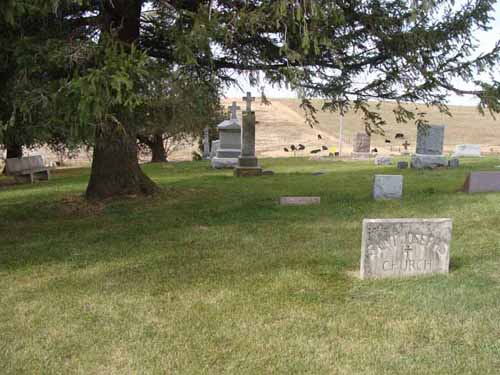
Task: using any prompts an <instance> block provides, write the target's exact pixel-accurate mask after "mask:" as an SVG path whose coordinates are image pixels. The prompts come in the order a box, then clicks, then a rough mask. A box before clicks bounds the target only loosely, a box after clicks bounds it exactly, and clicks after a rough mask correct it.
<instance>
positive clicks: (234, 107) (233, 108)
mask: <svg viewBox="0 0 500 375" xmlns="http://www.w3.org/2000/svg"><path fill="white" fill-rule="evenodd" d="M227 108H229V110H230V111H231V118H230V119H231V120H236V119H238V115H237V113H238V110H240V109H241V107H239V106H238V105H236V102H233V104H231V105H230V106H229V107H227Z"/></svg>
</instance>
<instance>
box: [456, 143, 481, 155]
mask: <svg viewBox="0 0 500 375" xmlns="http://www.w3.org/2000/svg"><path fill="white" fill-rule="evenodd" d="M480 156H481V146H480V145H470V144H466V145H456V146H455V152H454V153H453V155H452V157H454V158H460V157H480Z"/></svg>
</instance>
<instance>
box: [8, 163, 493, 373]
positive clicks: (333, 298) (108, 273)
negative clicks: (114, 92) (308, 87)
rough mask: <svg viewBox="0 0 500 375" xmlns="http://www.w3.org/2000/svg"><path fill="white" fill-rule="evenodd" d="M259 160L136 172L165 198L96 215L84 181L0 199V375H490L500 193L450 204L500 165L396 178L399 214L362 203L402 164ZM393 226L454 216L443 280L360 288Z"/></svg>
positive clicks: (79, 177) (76, 173)
mask: <svg viewBox="0 0 500 375" xmlns="http://www.w3.org/2000/svg"><path fill="white" fill-rule="evenodd" d="M262 163H263V165H264V166H265V167H266V168H271V169H273V170H274V171H275V172H276V175H275V176H265V177H261V178H240V179H236V178H233V177H232V174H231V172H229V171H214V170H211V169H209V168H208V163H206V162H198V163H180V164H168V165H150V166H145V170H146V171H147V173H148V174H149V175H150V176H152V178H153V179H154V180H155V181H156V182H157V183H158V184H159V185H161V186H162V188H163V192H162V193H161V194H160V195H158V196H156V197H154V198H149V199H144V198H138V199H132V198H129V199H122V200H115V201H109V202H106V203H103V204H92V205H91V204H87V203H86V202H85V201H84V200H83V199H82V198H81V194H82V193H83V191H84V189H85V186H86V182H87V178H88V174H89V171H88V170H65V171H59V172H56V173H55V175H54V178H53V179H52V180H51V181H50V182H45V183H37V184H35V185H33V186H29V185H24V186H0V241H1V242H0V374H72V373H80V374H206V373H208V374H291V373H295V374H303V373H310V374H499V373H500V193H498V194H495V193H491V194H476V195H466V194H464V193H461V192H457V190H458V189H459V188H460V187H461V185H462V184H463V181H464V179H465V176H466V174H467V172H468V171H470V170H472V169H475V170H494V169H495V168H494V167H495V166H496V165H500V160H498V159H496V160H495V159H481V160H480V161H479V160H476V161H475V160H466V161H464V162H462V166H461V167H460V168H459V169H456V170H439V171H414V170H404V171H402V172H401V173H402V174H404V177H405V184H404V199H403V200H402V201H401V202H400V201H387V202H382V201H377V202H375V201H373V200H372V199H371V181H372V177H373V175H374V174H375V173H387V174H398V173H400V171H397V170H396V168H395V167H375V166H373V165H372V163H369V162H356V163H354V162H331V163H330V162H314V161H309V160H306V159H274V160H263V161H262ZM497 170H499V169H497ZM316 171H324V172H326V174H325V175H322V176H317V177H315V176H312V175H311V173H312V172H316ZM499 171H500V170H499ZM6 182H7V179H6V178H3V177H2V178H0V185H5V184H6ZM280 195H320V196H321V199H322V201H321V205H320V206H311V207H279V206H278V205H277V204H276V201H277V198H278V197H279V196H280ZM386 217H387V218H388V217H392V218H398V217H415V218H419V217H425V218H433V217H436V218H437V217H451V218H453V241H452V247H451V272H450V274H449V275H447V276H443V275H436V276H430V277H421V278H411V279H399V280H375V281H362V280H359V279H358V278H357V277H356V275H357V274H358V273H359V258H360V247H361V222H362V219H363V218H386Z"/></svg>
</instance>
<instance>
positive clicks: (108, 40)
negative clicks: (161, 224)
mask: <svg viewBox="0 0 500 375" xmlns="http://www.w3.org/2000/svg"><path fill="white" fill-rule="evenodd" d="M53 2H54V3H59V6H61V7H62V6H68V5H72V6H74V7H75V9H79V7H78V6H76V5H77V3H80V5H81V4H83V5H84V6H87V7H88V11H87V12H83V13H82V12H80V11H78V12H76V11H75V15H76V16H75V17H73V20H74V19H78V20H79V21H80V22H81V23H82V24H83V23H85V22H87V21H89V19H90V17H89V14H90V15H95V16H98V18H97V21H98V22H99V27H100V34H99V35H98V36H96V38H99V40H100V42H99V43H94V44H96V45H97V46H93V47H92V48H90V50H92V51H93V52H92V53H90V54H89V56H90V58H87V60H86V64H90V65H91V66H93V68H91V69H77V70H78V71H79V75H73V76H72V77H70V78H69V79H68V85H69V86H70V88H71V89H73V90H76V91H74V92H76V93H77V94H76V95H74V97H75V98H76V99H77V107H78V111H79V113H80V114H81V118H82V119H85V121H86V122H87V123H93V124H96V128H97V137H96V147H95V155H94V161H93V164H92V175H91V179H90V183H89V186H88V189H87V195H88V196H89V197H92V198H94V197H95V198H102V197H106V196H113V195H119V194H136V193H143V194H149V193H152V192H154V191H155V190H156V188H155V185H154V184H153V183H152V182H151V181H150V180H149V179H148V178H147V177H146V176H145V175H144V174H143V173H142V172H141V170H140V168H139V166H138V162H137V156H136V152H135V148H136V141H135V139H136V136H137V132H138V130H139V129H138V128H137V122H138V121H137V118H136V116H137V110H138V109H139V108H140V106H141V105H142V104H143V103H144V98H147V96H148V94H147V92H148V85H147V81H148V79H149V78H148V71H147V69H145V66H146V65H147V59H148V57H154V58H156V59H160V60H162V61H163V62H164V63H165V64H166V66H168V67H169V68H170V69H171V70H172V71H177V70H178V69H183V68H186V67H187V68H189V69H193V70H197V71H198V72H199V74H198V76H199V77H205V80H206V82H207V83H210V82H219V80H221V81H223V82H226V83H227V84H231V83H234V82H233V81H232V79H233V78H232V73H233V72H240V73H241V72H245V73H247V74H248V77H249V79H250V81H251V83H254V84H257V82H258V78H259V77H262V78H263V79H265V80H267V81H268V82H270V83H271V84H275V85H288V86H290V87H291V88H293V89H300V90H301V92H303V93H304V95H305V97H316V96H319V97H322V98H325V99H326V107H327V108H330V109H339V108H340V109H341V110H348V109H354V110H357V111H361V112H362V113H363V114H364V117H365V120H366V126H367V130H368V131H380V129H381V128H382V127H383V125H384V120H383V119H382V118H380V117H379V115H378V114H377V112H376V111H375V109H374V108H372V107H370V105H369V100H372V99H379V100H395V101H397V102H398V103H406V102H416V101H419V102H424V103H426V104H429V105H437V106H439V107H440V108H441V109H442V110H443V111H446V99H447V95H449V93H450V92H455V93H458V94H470V95H475V96H477V97H478V98H479V99H480V108H481V109H482V110H484V109H487V110H489V111H492V112H498V111H499V110H500V105H499V101H498V98H499V96H500V89H499V84H498V82H496V81H495V80H494V79H490V80H489V82H480V81H479V80H478V78H477V77H478V73H481V72H482V73H484V72H488V71H492V69H494V68H495V66H498V61H499V52H500V45H499V44H497V45H496V47H495V48H494V49H493V51H491V52H490V53H487V54H480V55H477V54H476V52H475V51H476V47H477V46H476V43H477V42H476V41H475V40H474V32H475V31H476V30H487V29H488V27H489V24H490V23H491V20H492V15H493V5H494V3H495V1H493V0H476V1H465V2H463V3H462V4H456V3H455V1H452V0H421V1H417V0H415V1H411V2H409V1H403V0H392V1H382V0H375V1H346V0H341V1H326V0H304V1H295V0H276V1H268V0H264V1H262V0H231V1H229V0H228V1H226V0H217V1H213V0H170V1H169V0H156V1H150V2H146V1H143V0H130V1H125V0H113V1H111V0H102V1H85V0H81V1H80V2H78V1H69V0H66V1H59V2H58V1H56V0H53ZM23 3H24V4H26V3H27V2H26V1H16V2H7V3H6V4H7V5H5V4H4V5H3V7H1V8H0V12H1V13H2V14H3V15H4V18H6V19H11V20H12V19H14V20H15V18H14V17H13V16H12V15H13V14H14V15H15V14H16V12H17V13H19V12H29V11H31V9H30V8H32V7H35V8H40V7H41V6H42V5H41V4H42V3H44V4H45V5H46V4H47V3H48V2H47V1H46V2H37V1H32V2H29V3H30V4H31V6H30V7H23V6H21V5H22V4H23ZM146 3H147V4H146ZM9 4H10V6H9ZM14 4H15V5H14ZM145 5H148V6H147V7H145ZM93 22H95V20H93ZM94 41H95V39H94ZM82 44H85V41H83V42H82ZM360 76H362V80H363V82H361V83H359V81H360ZM457 79H460V80H462V81H465V82H468V83H470V84H471V85H472V86H473V88H472V89H470V90H460V89H459V88H457V87H455V86H454V85H453V82H456V80H457ZM69 102H71V100H69ZM303 104H304V108H306V109H308V110H309V111H313V109H312V107H311V106H310V104H309V102H308V101H307V100H304V103H303ZM395 116H396V118H397V119H398V120H400V121H407V120H412V119H415V120H416V121H419V120H420V119H419V118H418V116H417V117H416V116H415V114H414V113H412V112H410V111H407V110H406V109H404V107H403V106H400V107H399V109H398V110H397V111H396V113H395Z"/></svg>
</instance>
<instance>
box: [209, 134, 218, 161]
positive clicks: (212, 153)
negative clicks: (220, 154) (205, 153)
mask: <svg viewBox="0 0 500 375" xmlns="http://www.w3.org/2000/svg"><path fill="white" fill-rule="evenodd" d="M219 147H220V141H219V140H218V139H217V140H215V141H212V147H211V148H210V159H212V158H214V157H215V155H216V154H217V151H218V150H219Z"/></svg>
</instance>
